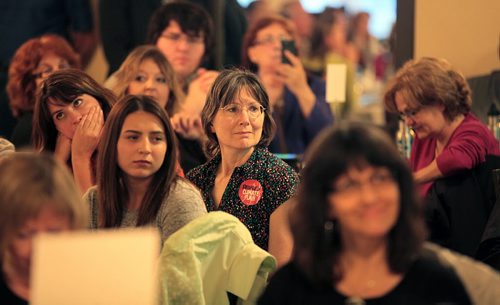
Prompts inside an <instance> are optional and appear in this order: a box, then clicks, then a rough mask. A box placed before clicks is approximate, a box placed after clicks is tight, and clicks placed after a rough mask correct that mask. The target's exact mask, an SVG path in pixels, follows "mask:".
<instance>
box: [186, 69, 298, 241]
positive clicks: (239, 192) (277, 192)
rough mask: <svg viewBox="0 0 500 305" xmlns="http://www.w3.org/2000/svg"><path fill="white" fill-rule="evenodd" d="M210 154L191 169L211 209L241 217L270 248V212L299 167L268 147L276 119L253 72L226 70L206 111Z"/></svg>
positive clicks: (293, 182) (288, 189) (287, 190)
mask: <svg viewBox="0 0 500 305" xmlns="http://www.w3.org/2000/svg"><path fill="white" fill-rule="evenodd" d="M202 123H203V128H204V130H205V133H206V134H207V137H208V141H207V146H206V151H207V153H208V154H209V155H210V157H211V158H212V159H211V160H210V161H208V162H207V163H205V164H203V165H201V166H199V167H197V168H195V169H193V170H192V171H190V172H189V173H188V174H187V177H188V179H189V180H191V181H192V182H193V183H194V184H195V185H196V186H198V188H200V189H201V191H202V194H203V198H204V200H205V204H206V206H207V209H208V210H209V211H214V210H220V211H224V212H227V213H230V214H232V215H234V216H236V217H237V218H239V219H240V220H241V221H242V222H243V223H244V224H245V225H246V226H247V227H248V229H249V230H250V233H251V234H252V237H253V239H254V241H255V243H256V244H257V245H258V246H260V247H261V248H263V249H264V250H267V249H268V240H269V226H270V218H271V215H273V213H274V212H275V210H276V209H277V208H278V207H280V206H281V205H282V204H283V203H284V202H285V201H287V200H288V199H289V198H290V197H291V196H292V195H293V194H294V193H295V186H296V184H297V183H298V175H297V173H296V172H295V171H294V170H293V169H292V168H291V167H290V166H288V165H287V164H286V163H284V162H283V161H282V160H280V159H279V158H277V157H276V156H274V155H273V154H271V153H270V152H269V151H268V150H267V148H266V147H267V145H268V143H269V142H270V140H271V139H272V137H273V133H274V122H273V119H272V117H271V114H270V112H269V99H268V96H267V94H266V92H265V90H264V88H263V87H262V85H261V84H260V82H259V81H258V79H257V77H256V76H255V75H254V74H253V73H250V72H245V71H240V70H225V71H222V72H221V73H220V74H219V76H218V77H217V79H216V80H215V82H214V85H213V86H212V89H211V90H210V94H209V95H208V98H207V102H206V104H205V107H204V108H203V112H202Z"/></svg>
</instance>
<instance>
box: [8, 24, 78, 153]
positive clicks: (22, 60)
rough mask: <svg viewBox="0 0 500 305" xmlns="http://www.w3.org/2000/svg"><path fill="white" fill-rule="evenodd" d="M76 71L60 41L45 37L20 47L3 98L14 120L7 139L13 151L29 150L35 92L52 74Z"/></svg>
mask: <svg viewBox="0 0 500 305" xmlns="http://www.w3.org/2000/svg"><path fill="white" fill-rule="evenodd" d="M71 67H72V68H77V69H79V68H80V56H79V55H78V54H77V53H76V52H75V51H74V50H73V48H72V47H71V46H70V44H69V43H68V42H67V41H66V40H65V39H64V38H62V37H60V36H57V35H54V34H48V35H43V36H40V37H37V38H32V39H30V40H28V41H26V42H25V43H24V44H23V45H21V46H20V47H19V48H18V49H17V51H16V53H15V54H14V57H13V58H12V61H11V64H10V67H9V81H8V83H7V94H8V96H9V103H10V108H11V110H12V113H13V114H14V117H16V118H17V119H18V122H17V125H16V127H15V128H14V131H13V133H12V136H11V141H12V143H13V144H14V145H16V147H18V148H22V147H23V146H31V145H32V143H31V131H32V119H33V109H34V107H35V99H36V97H35V96H36V91H37V89H38V88H39V87H40V85H41V83H42V82H43V81H44V80H45V79H46V78H47V77H48V76H49V75H50V74H52V73H53V72H55V71H57V70H61V69H66V68H71Z"/></svg>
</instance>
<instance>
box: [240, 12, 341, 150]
mask: <svg viewBox="0 0 500 305" xmlns="http://www.w3.org/2000/svg"><path fill="white" fill-rule="evenodd" d="M295 36H296V35H295V31H294V30H293V26H292V25H291V23H290V21H288V20H287V19H284V18H282V17H279V16H269V17H263V18H261V19H259V20H257V21H256V23H255V24H254V25H253V26H252V27H251V28H250V29H249V30H248V31H247V33H246V34H245V38H244V42H243V64H244V65H245V66H246V67H247V68H249V69H250V70H252V71H253V72H256V73H257V75H258V76H259V79H260V81H261V82H262V84H263V85H264V88H265V89H266V92H267V94H268V95H269V103H270V108H271V109H268V110H269V111H270V112H271V113H272V116H273V118H274V120H275V122H276V125H277V130H276V131H277V132H276V136H275V137H274V139H272V142H271V144H270V146H269V150H270V151H271V152H273V153H295V154H302V153H303V152H304V151H305V149H306V148H307V145H308V144H309V143H310V142H311V141H312V139H313V138H314V137H315V136H316V134H318V132H319V131H320V130H321V129H322V128H324V127H325V126H327V125H330V124H331V123H332V122H333V117H332V113H331V111H330V109H329V106H328V104H327V103H326V100H325V82H324V81H323V80H321V79H319V78H317V77H313V76H308V75H307V74H306V72H305V70H304V67H303V66H302V64H301V62H300V59H299V57H297V56H296V55H294V54H292V53H291V52H289V51H285V56H286V57H287V58H288V60H289V61H290V64H284V63H282V62H281V61H282V54H281V53H282V45H281V41H282V40H293V41H294V40H295Z"/></svg>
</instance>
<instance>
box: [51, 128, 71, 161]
mask: <svg viewBox="0 0 500 305" xmlns="http://www.w3.org/2000/svg"><path fill="white" fill-rule="evenodd" d="M70 154H71V139H70V138H68V137H66V136H65V135H63V134H62V133H58V134H57V140H56V147H55V151H54V155H55V157H56V158H57V159H59V160H61V161H62V162H64V163H66V162H68V160H69V156H70Z"/></svg>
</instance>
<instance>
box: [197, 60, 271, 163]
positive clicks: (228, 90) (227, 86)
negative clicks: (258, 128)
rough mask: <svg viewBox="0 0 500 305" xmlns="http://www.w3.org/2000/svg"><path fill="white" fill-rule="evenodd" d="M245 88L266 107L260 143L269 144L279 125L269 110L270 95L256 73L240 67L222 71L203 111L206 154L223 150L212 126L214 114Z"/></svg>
mask: <svg viewBox="0 0 500 305" xmlns="http://www.w3.org/2000/svg"><path fill="white" fill-rule="evenodd" d="M243 90H246V92H247V93H248V94H249V95H250V96H251V97H252V98H254V99H255V100H256V101H258V102H259V103H260V104H261V105H262V106H263V107H264V108H265V110H264V116H265V117H264V127H263V130H262V137H261V138H260V141H259V143H257V146H268V145H269V143H270V142H271V140H272V139H273V137H274V132H275V129H276V125H275V123H274V120H273V117H272V115H271V111H270V109H269V97H268V95H267V93H266V91H265V90H264V87H263V86H262V84H261V83H260V82H259V80H258V78H257V76H256V75H255V74H253V73H252V72H249V71H244V70H239V69H227V70H223V71H221V72H220V73H219V75H218V76H217V78H216V79H215V81H214V83H213V85H212V87H211V88H210V92H209V93H208V96H207V101H206V103H205V106H204V107H203V110H202V111H201V121H202V124H203V129H204V130H205V134H206V135H207V138H208V140H207V143H206V153H207V154H208V156H209V157H213V156H215V155H216V154H217V153H218V152H219V151H220V147H219V141H218V140H217V136H216V135H215V133H214V132H213V131H212V129H211V126H212V122H213V120H214V118H215V115H216V114H217V112H218V111H219V110H220V108H222V107H224V106H226V105H228V104H231V103H232V102H233V101H234V99H235V98H237V97H238V96H239V94H241V92H242V91H243Z"/></svg>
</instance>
